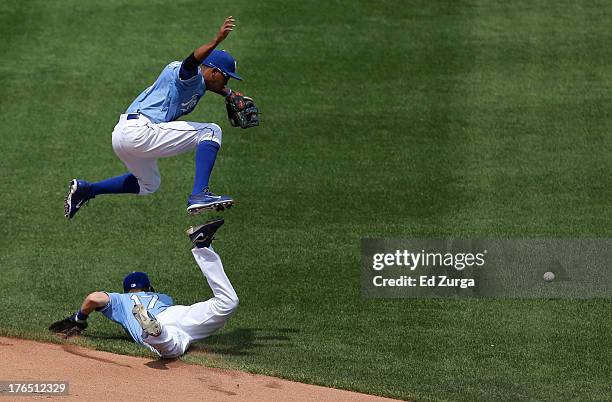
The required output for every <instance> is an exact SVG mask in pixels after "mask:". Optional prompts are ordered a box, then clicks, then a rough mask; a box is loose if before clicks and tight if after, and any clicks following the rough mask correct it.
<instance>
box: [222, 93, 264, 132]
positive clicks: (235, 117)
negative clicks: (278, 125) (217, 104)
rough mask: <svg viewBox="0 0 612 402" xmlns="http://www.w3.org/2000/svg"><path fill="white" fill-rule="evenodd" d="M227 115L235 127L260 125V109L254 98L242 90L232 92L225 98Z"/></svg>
mask: <svg viewBox="0 0 612 402" xmlns="http://www.w3.org/2000/svg"><path fill="white" fill-rule="evenodd" d="M225 107H226V109H227V117H228V119H229V121H230V124H231V125H232V126H233V127H242V128H249V127H255V126H259V109H257V105H256V104H255V101H253V99H252V98H249V97H248V96H244V95H242V94H241V93H240V92H232V93H231V94H230V96H228V97H226V98H225Z"/></svg>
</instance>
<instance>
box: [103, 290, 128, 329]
mask: <svg viewBox="0 0 612 402" xmlns="http://www.w3.org/2000/svg"><path fill="white" fill-rule="evenodd" d="M105 293H106V294H107V295H108V297H109V298H110V301H109V302H108V304H107V305H106V306H104V307H102V309H100V310H98V312H100V313H102V314H104V316H105V317H106V318H108V319H109V320H112V321H115V322H122V320H124V319H125V313H124V311H123V305H122V303H121V297H120V296H121V295H120V294H119V293H109V292H105Z"/></svg>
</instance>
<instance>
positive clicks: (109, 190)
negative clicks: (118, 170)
mask: <svg viewBox="0 0 612 402" xmlns="http://www.w3.org/2000/svg"><path fill="white" fill-rule="evenodd" d="M139 192H140V186H139V185H138V179H137V178H136V176H134V175H133V174H131V173H126V174H124V175H121V176H116V177H111V178H110V179H106V180H102V181H99V182H97V183H91V198H93V197H95V196H96V195H100V194H125V193H132V194H138V193H139Z"/></svg>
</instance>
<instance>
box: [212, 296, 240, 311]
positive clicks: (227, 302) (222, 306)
mask: <svg viewBox="0 0 612 402" xmlns="http://www.w3.org/2000/svg"><path fill="white" fill-rule="evenodd" d="M217 308H218V310H219V312H220V313H221V314H224V315H230V314H232V313H233V312H234V311H236V309H237V308H238V298H237V297H232V298H222V299H221V298H220V299H218V300H217Z"/></svg>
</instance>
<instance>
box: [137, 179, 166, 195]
mask: <svg viewBox="0 0 612 402" xmlns="http://www.w3.org/2000/svg"><path fill="white" fill-rule="evenodd" d="M160 184H161V179H158V178H156V179H154V180H150V181H147V182H144V181H141V180H138V185H139V186H140V192H139V193H138V194H139V195H149V194H153V193H154V192H156V191H157V190H158V189H159V186H160Z"/></svg>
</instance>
